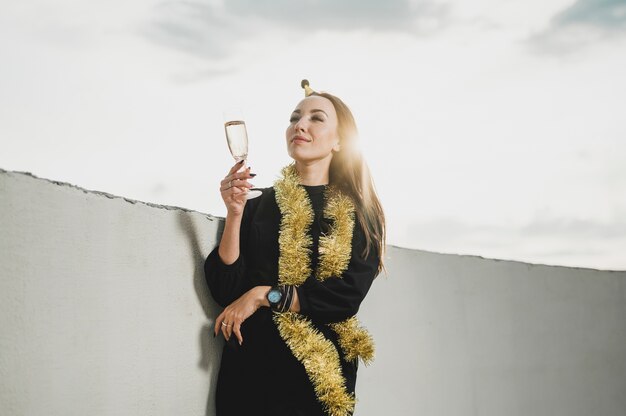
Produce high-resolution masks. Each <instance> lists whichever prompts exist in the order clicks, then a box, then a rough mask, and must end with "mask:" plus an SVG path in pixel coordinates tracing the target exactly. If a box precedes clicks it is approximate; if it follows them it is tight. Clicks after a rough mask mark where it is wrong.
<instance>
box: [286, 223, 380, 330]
mask: <svg viewBox="0 0 626 416" xmlns="http://www.w3.org/2000/svg"><path fill="white" fill-rule="evenodd" d="M352 243H353V244H352V257H351V259H350V262H349V264H348V268H347V269H346V271H345V272H344V273H343V274H342V275H341V276H331V277H329V278H328V279H326V280H324V281H320V280H318V279H317V278H316V277H315V276H309V277H308V278H307V280H306V281H305V282H304V283H303V284H302V285H300V286H298V287H297V288H296V290H297V292H298V299H299V301H300V313H301V314H302V315H306V316H308V317H310V318H311V319H312V320H314V321H317V322H320V323H332V322H340V321H343V320H345V319H347V318H350V317H351V316H353V315H356V313H357V312H358V310H359V306H360V305H361V302H362V301H363V299H364V298H365V295H367V292H368V291H369V289H370V286H371V285H372V282H373V281H374V278H375V277H376V275H377V274H378V264H379V260H380V257H379V255H378V253H377V252H376V250H375V249H373V248H372V249H370V252H369V255H368V256H367V258H363V255H362V252H363V249H364V247H365V235H364V234H363V231H362V229H361V227H360V225H359V223H358V221H356V222H355V226H354V233H353V238H352Z"/></svg>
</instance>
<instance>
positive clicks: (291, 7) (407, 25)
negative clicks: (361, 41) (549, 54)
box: [143, 0, 449, 59]
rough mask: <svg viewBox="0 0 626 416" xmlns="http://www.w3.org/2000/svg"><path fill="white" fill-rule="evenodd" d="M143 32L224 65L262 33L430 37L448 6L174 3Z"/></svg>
mask: <svg viewBox="0 0 626 416" xmlns="http://www.w3.org/2000/svg"><path fill="white" fill-rule="evenodd" d="M153 13H154V14H153V17H152V19H151V20H150V21H149V23H148V25H147V27H146V28H145V30H144V31H143V33H144V35H145V36H147V37H148V39H150V40H151V41H153V42H155V43H157V44H160V45H163V46H167V47H171V48H174V49H177V50H181V51H184V52H187V53H190V54H193V55H195V56H199V57H203V58H209V59H221V58H225V57H227V56H228V55H229V53H230V52H231V51H232V47H233V45H236V44H237V43H238V42H240V41H246V40H249V39H253V38H254V36H255V35H258V34H259V33H262V34H264V33H267V32H289V33H302V34H311V33H315V32H319V31H322V30H332V31H337V32H350V31H355V30H369V31H379V32H404V33H414V34H424V33H430V32H433V31H436V30H438V29H439V28H441V27H443V26H444V23H445V21H446V19H447V17H448V16H449V8H448V6H447V5H446V4H439V3H435V2H433V1H431V0H387V1H377V0H363V1H358V0H346V1H333V0H308V1H305V2H297V1H292V0H256V1H255V0H227V1H224V2H222V3H219V4H218V3H210V2H209V0H205V1H197V0H173V1H165V2H161V3H159V4H158V5H157V6H156V7H155V8H154V10H153Z"/></svg>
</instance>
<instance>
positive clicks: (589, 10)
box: [552, 0, 626, 29]
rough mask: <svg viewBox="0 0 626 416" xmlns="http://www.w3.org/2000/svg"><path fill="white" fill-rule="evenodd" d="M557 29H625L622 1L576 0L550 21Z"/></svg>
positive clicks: (625, 9) (624, 12)
mask: <svg viewBox="0 0 626 416" xmlns="http://www.w3.org/2000/svg"><path fill="white" fill-rule="evenodd" d="M552 24H553V25H555V26H557V27H564V26H570V25H579V24H583V25H589V26H596V27H601V28H606V29H626V2H624V0H578V1H577V2H576V3H574V4H572V5H571V6H570V7H568V8H567V9H565V10H563V11H562V12H560V13H559V14H557V15H556V16H554V18H553V19H552Z"/></svg>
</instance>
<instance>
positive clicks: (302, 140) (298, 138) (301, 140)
mask: <svg viewBox="0 0 626 416" xmlns="http://www.w3.org/2000/svg"><path fill="white" fill-rule="evenodd" d="M291 141H292V142H293V143H308V142H310V141H311V140H309V139H307V138H306V137H303V136H295V137H294V138H293V139H291Z"/></svg>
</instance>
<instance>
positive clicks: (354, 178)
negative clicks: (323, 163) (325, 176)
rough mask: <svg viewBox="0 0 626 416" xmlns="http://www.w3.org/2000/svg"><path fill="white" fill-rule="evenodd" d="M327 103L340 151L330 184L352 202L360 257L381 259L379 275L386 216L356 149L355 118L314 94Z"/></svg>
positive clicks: (381, 266)
mask: <svg viewBox="0 0 626 416" xmlns="http://www.w3.org/2000/svg"><path fill="white" fill-rule="evenodd" d="M311 95H317V96H320V97H324V98H326V99H328V100H329V101H330V102H331V103H332V104H333V107H335V112H336V113H337V120H338V125H337V133H338V135H339V144H340V151H339V152H335V153H334V154H333V158H332V160H331V161H330V170H329V182H330V183H331V184H333V185H334V186H336V187H337V188H339V189H341V191H342V192H344V193H346V194H347V195H349V196H350V197H351V198H352V199H353V200H354V202H355V206H356V217H357V220H358V221H359V223H360V224H361V228H362V229H363V231H364V233H365V243H366V244H365V249H364V250H363V253H362V255H363V257H367V256H368V255H369V253H370V250H371V249H374V250H376V253H377V254H378V256H379V258H380V263H379V264H378V272H379V273H380V272H381V271H382V270H384V267H385V266H384V261H383V258H384V255H385V240H386V227H385V213H384V212H383V207H382V205H381V203H380V200H379V199H378V195H377V193H376V188H375V186H374V181H373V179H372V176H371V175H370V170H369V167H368V166H367V163H366V162H365V159H364V158H363V154H362V153H361V150H360V149H359V146H358V131H357V127H356V122H355V121H354V116H353V115H352V112H351V111H350V109H349V108H348V106H347V105H346V104H345V103H344V102H343V101H341V99H339V98H338V97H336V96H334V95H332V94H329V93H327V92H314V93H312V94H311Z"/></svg>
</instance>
